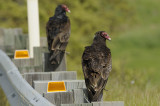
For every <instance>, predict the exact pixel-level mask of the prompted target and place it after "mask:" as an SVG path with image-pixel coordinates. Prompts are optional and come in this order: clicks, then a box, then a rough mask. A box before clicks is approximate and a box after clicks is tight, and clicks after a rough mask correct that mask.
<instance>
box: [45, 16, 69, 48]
mask: <svg viewBox="0 0 160 106" xmlns="http://www.w3.org/2000/svg"><path fill="white" fill-rule="evenodd" d="M46 31H47V40H48V49H49V50H65V48H66V45H67V43H68V40H69V36H70V20H69V18H65V19H59V18H55V17H51V18H50V20H49V21H48V23H47V27H46Z"/></svg>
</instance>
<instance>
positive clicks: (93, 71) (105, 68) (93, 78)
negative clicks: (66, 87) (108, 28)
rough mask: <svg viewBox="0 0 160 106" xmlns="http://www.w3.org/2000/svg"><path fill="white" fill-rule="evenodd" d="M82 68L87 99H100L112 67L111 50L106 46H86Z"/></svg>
mask: <svg viewBox="0 0 160 106" xmlns="http://www.w3.org/2000/svg"><path fill="white" fill-rule="evenodd" d="M82 68H83V73H84V77H85V83H86V86H87V90H88V97H89V101H90V102H92V101H100V100H101V99H102V95H103V89H104V88H105V85H106V83H107V80H108V76H109V73H110V71H111V68H112V62H111V52H110V49H108V48H107V47H106V46H103V47H101V48H96V47H95V46H88V47H86V48H85V51H84V53H83V55H82Z"/></svg>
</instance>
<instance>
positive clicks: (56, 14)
mask: <svg viewBox="0 0 160 106" xmlns="http://www.w3.org/2000/svg"><path fill="white" fill-rule="evenodd" d="M54 16H56V17H57V18H63V17H67V16H66V12H56V13H55V15H54Z"/></svg>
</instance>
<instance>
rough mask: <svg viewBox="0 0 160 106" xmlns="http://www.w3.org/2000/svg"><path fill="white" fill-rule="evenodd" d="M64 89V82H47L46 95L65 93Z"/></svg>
mask: <svg viewBox="0 0 160 106" xmlns="http://www.w3.org/2000/svg"><path fill="white" fill-rule="evenodd" d="M65 91H66V87H65V83H64V81H59V82H48V88H47V93H50V92H65Z"/></svg>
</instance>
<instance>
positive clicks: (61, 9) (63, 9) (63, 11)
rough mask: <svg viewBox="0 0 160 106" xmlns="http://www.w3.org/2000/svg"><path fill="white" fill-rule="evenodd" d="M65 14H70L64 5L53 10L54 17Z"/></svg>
mask: <svg viewBox="0 0 160 106" xmlns="http://www.w3.org/2000/svg"><path fill="white" fill-rule="evenodd" d="M66 12H69V13H70V12H71V11H70V10H69V8H68V7H67V6H66V5H64V4H61V5H58V6H57V8H56V10H55V15H61V14H66Z"/></svg>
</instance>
